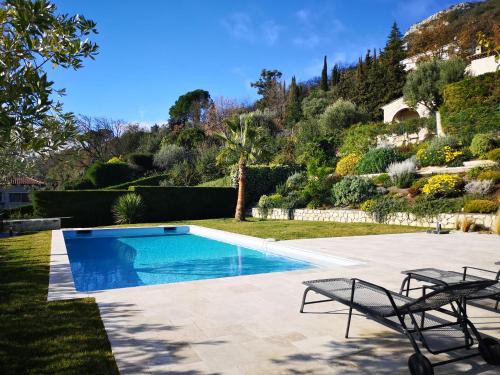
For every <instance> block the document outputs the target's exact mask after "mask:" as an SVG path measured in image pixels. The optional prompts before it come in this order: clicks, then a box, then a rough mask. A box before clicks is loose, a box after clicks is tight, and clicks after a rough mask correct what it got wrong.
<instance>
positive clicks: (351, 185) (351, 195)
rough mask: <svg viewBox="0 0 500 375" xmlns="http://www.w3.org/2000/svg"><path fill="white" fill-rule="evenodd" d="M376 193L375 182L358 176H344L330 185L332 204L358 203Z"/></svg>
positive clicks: (346, 204)
mask: <svg viewBox="0 0 500 375" xmlns="http://www.w3.org/2000/svg"><path fill="white" fill-rule="evenodd" d="M376 194H377V188H376V186H375V184H374V183H373V182H372V181H371V180H369V179H366V178H363V177H358V176H347V177H344V178H343V179H342V180H341V181H340V182H337V183H336V184H335V185H333V187H332V197H331V199H332V203H333V205H334V206H348V205H352V204H358V203H361V202H362V201H364V200H366V199H368V198H370V197H373V196H375V195H376Z"/></svg>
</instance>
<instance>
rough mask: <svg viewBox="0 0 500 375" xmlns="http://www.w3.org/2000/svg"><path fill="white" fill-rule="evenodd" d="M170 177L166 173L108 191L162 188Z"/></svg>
mask: <svg viewBox="0 0 500 375" xmlns="http://www.w3.org/2000/svg"><path fill="white" fill-rule="evenodd" d="M168 177H169V175H168V174H166V173H164V174H158V175H154V176H149V177H142V178H138V179H137V180H132V181H129V182H125V183H123V184H119V185H114V186H108V187H107V188H106V190H126V189H128V188H129V187H131V186H160V182H161V181H163V180H165V179H167V178H168ZM75 190H78V189H75Z"/></svg>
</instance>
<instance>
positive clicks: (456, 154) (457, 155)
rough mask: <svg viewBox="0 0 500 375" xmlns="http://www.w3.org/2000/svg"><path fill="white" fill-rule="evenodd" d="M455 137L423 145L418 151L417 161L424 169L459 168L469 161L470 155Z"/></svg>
mask: <svg viewBox="0 0 500 375" xmlns="http://www.w3.org/2000/svg"><path fill="white" fill-rule="evenodd" d="M461 148H462V146H461V144H460V142H459V141H458V139H457V138H455V137H449V136H447V137H436V138H433V139H432V140H431V141H430V142H429V143H426V144H423V145H422V146H421V147H420V149H419V150H418V151H417V161H418V163H419V164H420V165H421V166H422V167H428V166H431V165H448V166H459V165H461V164H462V163H463V161H464V160H467V159H468V156H469V155H468V153H466V152H465V151H464V150H462V149H461Z"/></svg>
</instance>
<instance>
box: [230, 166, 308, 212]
mask: <svg viewBox="0 0 500 375" xmlns="http://www.w3.org/2000/svg"><path fill="white" fill-rule="evenodd" d="M299 171H300V168H298V167H293V166H289V165H252V166H248V167H247V174H246V191H245V200H246V206H247V207H250V206H251V205H252V204H255V203H257V202H258V201H259V198H260V197H261V196H262V195H264V194H270V193H273V192H274V191H275V190H276V186H277V185H281V184H283V183H285V182H286V180H287V179H288V177H290V176H291V175H292V174H294V173H296V172H299ZM237 175H238V172H237V170H236V171H235V172H234V173H233V176H232V180H233V182H236V184H237V181H238V177H237ZM236 187H237V186H236Z"/></svg>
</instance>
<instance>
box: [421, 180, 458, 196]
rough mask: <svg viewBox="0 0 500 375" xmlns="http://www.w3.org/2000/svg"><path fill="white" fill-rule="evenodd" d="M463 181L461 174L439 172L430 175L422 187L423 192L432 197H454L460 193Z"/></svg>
mask: <svg viewBox="0 0 500 375" xmlns="http://www.w3.org/2000/svg"><path fill="white" fill-rule="evenodd" d="M462 185H463V181H462V179H461V178H460V176H457V175H451V174H438V175H435V176H432V177H429V179H428V180H427V184H425V186H424V187H423V188H422V193H424V194H426V195H428V196H432V197H436V198H438V197H452V196H457V195H458V194H460V192H461V190H462V187H463V186H462Z"/></svg>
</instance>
